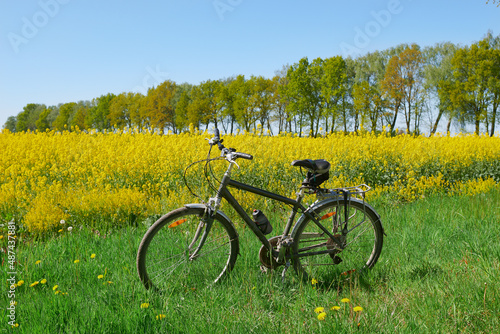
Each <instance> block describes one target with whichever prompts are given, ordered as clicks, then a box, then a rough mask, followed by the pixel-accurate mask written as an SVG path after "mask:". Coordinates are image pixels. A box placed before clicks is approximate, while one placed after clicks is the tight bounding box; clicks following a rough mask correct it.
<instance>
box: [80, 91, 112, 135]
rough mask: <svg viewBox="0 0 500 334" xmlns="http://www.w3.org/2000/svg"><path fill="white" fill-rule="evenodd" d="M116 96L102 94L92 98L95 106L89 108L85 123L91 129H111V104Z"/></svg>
mask: <svg viewBox="0 0 500 334" xmlns="http://www.w3.org/2000/svg"><path fill="white" fill-rule="evenodd" d="M114 98H115V95H114V94H111V93H109V94H107V95H101V97H99V98H96V99H94V100H92V104H93V107H91V108H90V109H89V112H88V114H87V118H86V119H85V125H86V127H87V128H89V129H97V130H99V131H102V130H106V129H110V128H111V124H110V122H109V118H108V115H109V106H110V104H111V101H112V100H113V99H114Z"/></svg>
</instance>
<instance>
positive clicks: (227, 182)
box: [219, 175, 306, 256]
mask: <svg viewBox="0 0 500 334" xmlns="http://www.w3.org/2000/svg"><path fill="white" fill-rule="evenodd" d="M226 186H230V187H233V188H236V189H240V190H243V191H247V192H251V193H254V194H257V195H260V196H263V197H267V198H270V199H273V200H276V201H278V202H282V203H285V204H289V205H292V206H293V210H292V213H291V215H290V217H289V218H288V222H287V225H286V226H285V230H284V231H283V236H286V235H288V234H289V232H290V229H291V227H292V224H293V220H294V219H295V215H296V213H297V210H298V209H301V210H302V211H303V212H304V211H305V210H306V208H304V206H302V205H301V204H300V199H301V196H298V198H297V200H293V199H291V198H288V197H285V196H282V195H278V194H275V193H272V192H270V191H267V190H264V189H260V188H256V187H253V186H250V185H248V184H245V183H241V182H238V181H234V180H231V179H230V178H229V175H227V177H226V175H225V176H224V177H223V179H222V182H221V187H220V188H219V195H220V196H221V197H222V198H224V199H225V200H226V201H227V202H228V203H229V204H230V205H231V206H232V207H233V208H234V209H235V210H236V212H237V213H238V214H239V215H240V216H241V218H243V220H244V221H245V223H246V224H247V225H248V227H249V228H250V229H251V230H252V232H253V233H254V234H255V235H256V236H257V237H258V238H259V240H260V242H261V243H262V244H263V245H264V246H265V247H266V248H267V249H270V250H272V252H273V255H274V256H277V254H278V252H277V251H276V250H274V249H272V247H271V245H270V244H269V241H268V240H267V238H266V237H265V235H264V233H262V232H261V230H260V229H259V228H258V227H257V225H256V224H255V222H254V221H253V220H252V218H250V216H249V215H248V214H247V213H246V211H245V209H243V207H242V206H241V205H240V203H239V202H238V201H237V200H236V199H235V198H234V197H233V195H232V194H231V192H229V190H228V189H227V187H226ZM274 253H276V254H274Z"/></svg>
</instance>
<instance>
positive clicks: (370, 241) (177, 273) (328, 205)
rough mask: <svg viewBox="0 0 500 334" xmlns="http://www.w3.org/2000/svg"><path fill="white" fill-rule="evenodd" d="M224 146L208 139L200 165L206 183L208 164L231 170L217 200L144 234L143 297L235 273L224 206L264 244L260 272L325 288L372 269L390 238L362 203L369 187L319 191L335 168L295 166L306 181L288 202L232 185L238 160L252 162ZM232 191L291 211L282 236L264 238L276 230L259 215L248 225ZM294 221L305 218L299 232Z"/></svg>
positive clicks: (233, 236) (233, 241)
mask: <svg viewBox="0 0 500 334" xmlns="http://www.w3.org/2000/svg"><path fill="white" fill-rule="evenodd" d="M222 142H223V140H222V139H220V138H219V131H218V129H216V130H215V133H214V137H213V138H211V139H209V145H210V148H209V152H208V157H207V159H205V160H201V161H198V162H203V161H205V162H206V164H205V176H206V177H207V168H209V164H210V162H211V161H214V160H218V159H225V160H227V161H228V162H229V165H228V167H227V170H226V172H225V173H224V176H223V177H222V179H221V180H220V181H219V182H220V184H219V187H218V189H217V192H216V195H215V197H212V198H210V199H209V201H208V203H198V204H186V205H184V206H183V207H181V208H178V209H176V210H173V211H171V212H169V213H167V214H166V215H164V216H162V217H161V218H159V219H158V220H157V221H156V222H155V223H154V224H153V225H152V226H151V227H150V228H149V229H148V231H147V232H146V233H145V235H144V237H143V239H142V241H141V243H140V246H139V249H138V253H137V271H138V274H139V277H140V279H141V281H142V283H143V284H144V286H145V288H146V289H152V288H153V289H156V290H160V291H162V290H167V289H172V288H174V287H175V286H180V287H181V288H183V289H190V288H191V289H196V288H198V287H200V286H207V285H211V284H213V283H217V282H219V281H221V280H222V279H223V278H225V277H226V276H227V275H228V274H229V273H230V272H231V270H233V268H234V265H235V263H236V259H237V256H238V254H239V237H238V233H237V231H236V229H235V227H234V225H233V223H232V221H231V219H230V218H229V217H228V216H227V215H226V214H225V213H223V212H222V211H221V210H219V207H220V204H221V200H222V199H225V200H226V201H227V202H228V203H229V204H230V205H231V206H232V207H233V208H234V209H235V211H236V213H237V214H238V215H239V216H240V217H241V218H242V219H243V221H244V222H245V224H246V226H248V228H250V230H251V231H252V232H253V233H254V234H255V236H256V237H257V238H258V239H259V240H260V242H261V243H262V246H261V248H260V251H259V258H260V261H261V263H262V266H263V268H266V269H277V268H278V267H279V266H284V269H283V272H282V279H283V280H284V278H285V273H286V271H287V270H288V268H289V267H290V266H293V268H294V269H295V271H296V273H297V274H298V275H299V277H301V278H302V279H304V280H306V281H309V282H311V281H313V280H314V281H316V282H317V283H325V284H328V282H332V281H333V280H335V279H336V278H338V277H339V276H341V275H348V274H351V273H354V272H363V271H364V270H366V269H368V268H372V267H373V266H374V265H375V263H376V262H377V260H378V258H379V256H380V253H381V250H382V244H383V236H384V234H385V233H384V230H383V227H382V224H381V221H380V216H379V215H378V214H377V213H376V211H375V210H374V209H373V208H372V207H371V206H370V205H369V204H368V203H366V201H365V193H366V192H367V191H369V190H370V189H371V188H370V187H369V186H367V185H365V184H361V185H359V186H355V187H347V188H335V189H325V188H321V187H320V185H321V184H322V183H323V182H324V181H326V180H327V179H328V178H329V169H330V163H329V162H328V161H326V160H310V159H306V160H295V161H293V162H292V165H293V166H297V167H300V168H305V169H306V170H307V174H306V177H305V179H304V181H303V182H302V183H301V186H300V188H299V191H298V192H297V198H296V199H291V198H288V197H284V196H282V195H279V194H275V193H272V192H269V191H267V190H263V189H260V188H256V187H253V186H251V185H248V184H245V183H241V182H238V181H236V180H233V179H232V178H231V172H232V170H233V167H234V166H235V165H236V166H238V168H239V165H238V164H237V163H236V160H237V159H247V160H252V159H253V156H252V155H250V154H247V153H241V152H236V150H235V149H233V148H226V147H225V146H224V145H223V144H222ZM214 145H217V147H218V148H219V150H220V151H221V155H220V157H218V158H210V152H211V150H212V147H213V146H214ZM191 165H193V164H191ZM191 165H190V166H191ZM188 168H189V166H188ZM207 178H208V177H207ZM186 184H187V182H186ZM228 187H231V188H235V189H239V190H243V191H246V192H251V193H254V194H257V195H260V196H263V197H266V198H269V199H272V200H276V201H278V202H282V203H285V204H287V205H289V206H291V207H292V210H291V213H290V216H289V218H288V221H287V223H286V226H285V228H284V230H283V232H282V233H281V234H280V235H278V236H275V237H273V238H270V239H267V238H266V234H268V233H269V232H270V230H272V225H271V224H270V223H269V221H268V220H267V218H265V216H264V215H262V214H259V213H258V212H257V214H256V215H257V217H256V219H252V218H250V216H249V215H248V214H247V212H246V211H245V209H243V207H242V206H241V205H240V203H239V202H238V201H237V200H236V199H235V198H234V197H233V195H232V194H231V193H230V191H229V190H228ZM306 194H315V195H316V197H317V199H316V201H315V202H314V203H312V204H311V205H309V206H308V207H304V206H303V205H302V204H301V201H302V199H303V198H304V196H305V195H306ZM297 213H301V216H300V217H299V219H298V220H297V221H296V223H295V224H294V221H295V218H296V216H297ZM254 215H255V212H254Z"/></svg>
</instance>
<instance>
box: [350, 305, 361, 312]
mask: <svg viewBox="0 0 500 334" xmlns="http://www.w3.org/2000/svg"><path fill="white" fill-rule="evenodd" d="M352 310H353V311H354V312H361V311H363V308H362V307H361V306H356V307H355V308H353V309H352Z"/></svg>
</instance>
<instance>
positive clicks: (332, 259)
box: [292, 199, 384, 284]
mask: <svg viewBox="0 0 500 334" xmlns="http://www.w3.org/2000/svg"><path fill="white" fill-rule="evenodd" d="M344 204H345V202H344V200H342V199H338V200H336V199H335V200H332V199H330V200H325V201H324V202H323V203H321V202H320V203H318V204H317V205H316V208H315V209H314V212H315V216H316V217H318V220H317V221H318V223H319V225H318V224H316V223H315V222H314V221H313V220H312V219H309V218H305V219H304V220H300V221H299V222H298V223H297V226H296V228H294V230H293V231H292V238H293V240H294V245H293V252H292V257H293V259H294V261H293V264H294V269H295V271H296V272H297V274H298V275H299V276H301V277H302V278H303V279H304V280H307V281H312V282H318V283H323V284H330V283H332V282H334V281H336V280H338V279H339V277H342V276H345V275H349V274H352V273H359V272H362V271H363V270H364V269H367V268H371V267H373V266H374V265H375V263H376V262H377V260H378V258H379V256H380V252H381V251H382V243H383V233H384V232H383V229H382V225H381V223H380V217H379V216H378V214H377V213H376V212H375V211H374V210H373V209H372V208H371V207H370V206H369V205H368V204H366V203H364V202H362V201H359V200H356V199H352V200H349V201H348V204H347V206H345V205H344ZM346 208H347V216H348V219H347V225H346V219H345V217H346ZM320 225H321V226H322V227H324V229H326V230H327V231H328V232H329V233H330V234H331V235H333V236H334V237H335V238H331V237H330V236H328V234H327V233H325V232H324V230H323V229H322V228H321V227H320ZM344 228H346V231H348V233H347V235H345V236H342V230H343V229H344Z"/></svg>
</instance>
